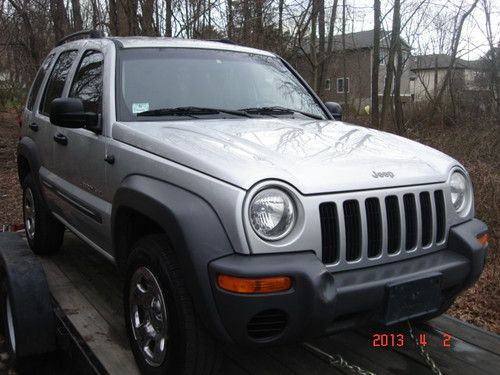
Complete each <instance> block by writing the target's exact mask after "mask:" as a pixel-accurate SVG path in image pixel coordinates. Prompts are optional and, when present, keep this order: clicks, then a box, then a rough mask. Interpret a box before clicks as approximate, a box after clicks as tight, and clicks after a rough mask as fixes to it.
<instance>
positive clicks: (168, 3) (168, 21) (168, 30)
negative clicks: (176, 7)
mask: <svg viewBox="0 0 500 375" xmlns="http://www.w3.org/2000/svg"><path fill="white" fill-rule="evenodd" d="M165 8H166V15H165V36H167V37H171V36H172V16H173V13H172V0H165Z"/></svg>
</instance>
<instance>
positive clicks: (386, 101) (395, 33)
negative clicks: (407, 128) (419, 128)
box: [380, 0, 401, 130]
mask: <svg viewBox="0 0 500 375" xmlns="http://www.w3.org/2000/svg"><path fill="white" fill-rule="evenodd" d="M400 5H401V2H400V0H395V1H394V11H393V16H392V31H391V43H390V47H389V59H388V61H387V71H386V76H385V86H384V97H383V98H382V114H381V116H380V127H381V129H387V130H390V129H394V122H393V121H389V122H387V117H388V113H390V112H392V108H393V100H392V95H391V94H392V81H393V79H394V70H395V69H394V58H395V55H396V45H397V43H398V38H399V37H400V36H399V30H398V29H399V26H398V24H399V23H400V21H399V20H400ZM386 124H390V125H387V126H386Z"/></svg>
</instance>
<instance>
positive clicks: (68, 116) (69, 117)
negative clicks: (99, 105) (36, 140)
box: [50, 98, 99, 130]
mask: <svg viewBox="0 0 500 375" xmlns="http://www.w3.org/2000/svg"><path fill="white" fill-rule="evenodd" d="M50 122H51V123H52V124H54V125H57V126H60V127H63V128H70V129H77V128H83V127H87V128H89V129H90V130H95V129H96V128H97V125H98V122H99V117H98V115H97V113H94V112H85V110H84V108H83V102H82V101H81V100H80V99H77V98H57V99H54V100H53V101H52V103H50Z"/></svg>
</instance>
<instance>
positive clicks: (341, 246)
mask: <svg viewBox="0 0 500 375" xmlns="http://www.w3.org/2000/svg"><path fill="white" fill-rule="evenodd" d="M319 212H320V219H321V239H322V260H323V263H325V264H328V265H334V264H340V263H344V264H345V263H348V264H349V263H356V262H359V261H360V260H370V259H380V258H385V257H387V258H389V257H399V256H401V257H403V256H404V254H407V253H412V252H418V251H419V250H422V249H426V248H430V247H433V246H435V245H437V244H440V243H442V242H443V241H444V240H445V237H446V233H445V230H446V208H445V202H444V195H443V190H435V191H433V192H432V191H421V192H412V193H405V194H399V195H395V194H390V193H387V194H386V195H384V194H382V195H379V194H377V196H375V197H366V198H365V197H363V198H361V197H360V198H358V199H348V200H343V201H336V202H323V203H321V204H320V206H319Z"/></svg>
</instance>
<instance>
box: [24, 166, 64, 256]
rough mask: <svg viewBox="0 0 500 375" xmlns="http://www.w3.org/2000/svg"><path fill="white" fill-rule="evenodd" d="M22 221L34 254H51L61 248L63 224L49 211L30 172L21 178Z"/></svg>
mask: <svg viewBox="0 0 500 375" xmlns="http://www.w3.org/2000/svg"><path fill="white" fill-rule="evenodd" d="M22 186H23V221H24V228H25V232H26V238H27V240H28V243H29V245H30V248H31V250H33V252H34V253H35V254H38V255H44V254H52V253H55V252H56V251H58V250H59V249H60V248H61V245H62V241H63V237H64V230H65V228H64V226H63V225H62V224H61V223H60V222H59V221H57V219H56V218H54V216H52V214H51V213H50V211H49V209H48V207H47V205H46V203H45V201H44V200H43V197H42V195H41V194H40V191H39V189H38V186H37V185H36V184H35V182H34V181H33V177H32V176H31V174H28V175H27V176H26V177H25V178H24V180H23V184H22Z"/></svg>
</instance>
